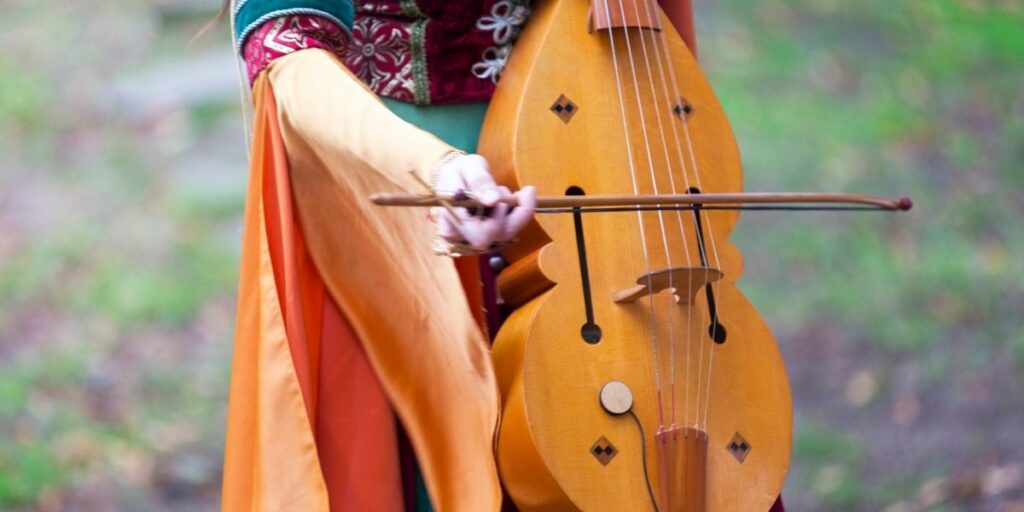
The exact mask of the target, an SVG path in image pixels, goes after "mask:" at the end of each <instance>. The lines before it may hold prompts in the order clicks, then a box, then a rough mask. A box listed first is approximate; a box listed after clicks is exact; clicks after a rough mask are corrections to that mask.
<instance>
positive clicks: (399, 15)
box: [223, 0, 692, 512]
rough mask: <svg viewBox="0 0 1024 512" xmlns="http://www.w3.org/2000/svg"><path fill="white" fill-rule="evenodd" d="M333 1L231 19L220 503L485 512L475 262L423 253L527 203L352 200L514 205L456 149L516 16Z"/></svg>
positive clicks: (445, 1)
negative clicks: (239, 90)
mask: <svg viewBox="0 0 1024 512" xmlns="http://www.w3.org/2000/svg"><path fill="white" fill-rule="evenodd" d="M350 1H351V0H237V2H236V3H235V4H234V5H233V6H231V11H230V12H231V14H232V21H233V28H234V32H235V36H236V43H237V49H238V50H239V53H240V56H241V57H242V58H243V60H244V63H245V69H246V76H247V79H248V81H249V83H250V84H251V85H252V90H253V100H254V101H253V104H254V106H255V109H254V113H255V120H254V121H255V123H254V131H253V134H252V148H251V150H252V151H251V153H252V162H251V174H250V185H249V193H248V199H247V207H246V222H245V235H244V247H243V264H242V273H241V286H240V291H239V312H238V327H237V335H236V345H235V357H234V363H233V368H232V384H231V403H230V406H229V414H228V439H227V447H226V456H225V473H224V498H223V508H224V509H225V510H232V511H233V510H243V509H244V510H251V509H255V508H259V509H268V510H293V509H294V510H304V511H305V510H358V511H364V510H365V511H378V510H381V511H386V510H402V509H409V510H411V509H421V510H422V509H429V508H430V507H431V502H432V504H433V506H434V507H436V508H437V509H439V510H444V511H449V510H453V511H461V510H466V511H474V512H476V511H486V510H498V509H499V508H500V507H501V490H500V486H499V483H498V478H497V471H496V469H495V466H494V461H493V456H492V444H491V443H492V439H493V436H494V433H495V431H496V427H497V420H498V411H499V409H498V407H499V397H498V394H497V388H496V384H495V380H494V375H493V371H492V369H491V366H490V359H489V351H488V349H487V344H486V337H485V335H484V333H483V330H482V328H481V326H482V313H483V308H482V302H481V296H480V287H479V285H480V278H479V274H478V267H477V261H476V258H460V259H456V260H454V264H453V261H452V260H451V259H448V258H439V257H437V256H435V255H433V254H431V252H430V251H429V250H428V249H427V248H428V247H433V248H434V249H435V251H436V252H439V253H443V254H449V255H458V254H471V253H476V252H483V251H486V250H487V249H488V248H490V247H491V246H492V244H494V243H498V244H500V243H502V242H505V241H508V240H510V239H512V238H513V237H514V236H515V234H516V232H517V231H518V230H519V229H520V228H522V227H523V226H524V225H525V224H526V223H527V222H528V221H529V220H530V218H531V216H532V214H533V206H534V204H535V201H534V200H535V198H534V192H533V190H532V188H529V187H525V188H524V189H523V190H521V191H519V192H517V193H516V195H517V196H518V197H519V204H520V205H522V206H520V207H518V208H516V209H515V210H514V211H511V212H509V211H507V209H506V208H505V207H504V205H497V206H496V207H495V208H493V211H491V212H490V216H488V217H480V216H472V215H469V214H467V213H466V212H464V211H461V212H458V215H459V216H460V217H461V218H460V219H455V218H454V217H453V216H452V214H451V213H449V212H447V211H444V210H441V211H437V212H432V215H431V218H433V219H436V221H435V222H436V224H435V225H431V223H430V222H431V221H430V220H428V219H427V218H426V217H425V216H424V215H423V214H422V212H417V211H415V210H412V209H387V210H385V209H380V208H377V207H374V206H372V205H370V204H369V203H368V202H367V201H366V198H367V197H368V196H369V195H370V194H371V193H374V192H388V191H398V190H405V191H411V192H422V191H423V186H424V185H423V183H427V184H430V186H433V187H435V188H436V189H438V190H445V191H455V190H459V189H462V190H466V191H469V192H471V193H474V194H476V195H477V196H479V197H480V198H481V200H482V201H483V202H485V203H487V204H489V205H494V204H495V202H496V200H497V198H498V197H499V195H500V194H508V193H509V191H508V190H505V189H502V188H500V187H497V186H496V185H495V183H494V180H493V179H492V178H491V177H490V174H489V172H488V167H487V162H486V161H484V160H483V159H482V158H480V157H479V156H476V155H472V154H467V153H472V152H473V151H474V149H475V147H476V139H477V135H478V131H479V127H480V124H481V122H482V119H483V115H484V112H485V110H486V102H487V100H488V99H489V98H490V96H491V94H492V93H493V91H494V87H495V84H496V83H497V79H498V77H499V76H500V73H501V70H502V67H503V65H504V62H505V60H506V59H507V57H508V54H509V52H510V50H511V47H512V44H513V43H514V40H515V38H516V35H517V34H518V32H519V30H520V29H521V27H522V26H523V24H524V23H525V22H526V19H527V14H528V5H527V0H381V1H376V0H356V4H355V5H354V6H353V5H352V4H351V3H350ZM665 7H666V8H668V9H669V14H670V17H672V18H673V19H674V20H675V21H677V23H676V24H677V26H680V27H682V28H683V30H682V31H681V32H683V33H684V34H685V35H686V36H687V40H688V41H690V42H691V47H692V26H691V25H690V17H689V12H690V10H689V3H688V2H687V1H685V0H682V1H675V2H671V3H670V4H668V5H665ZM428 105H429V106H428ZM414 125H415V126H414ZM417 126H418V128H417ZM409 171H414V172H413V173H410V172H409ZM413 174H415V176H414V175H413ZM492 309H493V308H492ZM396 417H397V419H398V421H396ZM403 431H404V435H403ZM406 436H407V438H408V441H409V444H411V448H412V450H408V449H403V448H402V445H403V443H402V442H401V441H402V439H404V438H405V437H406ZM412 452H414V453H415V460H416V461H418V466H419V467H420V468H421V469H422V472H423V476H424V478H423V479H418V478H417V477H416V472H415V469H414V468H415V467H416V466H417V464H415V462H412V463H410V461H411V460H413V457H411V453H412ZM403 454H404V455H405V457H403ZM403 458H404V459H405V463H404V464H403V463H400V460H401V459H403ZM417 481H418V482H420V483H421V484H422V482H423V481H425V484H426V485H425V490H426V491H427V492H424V489H423V486H422V485H421V487H420V492H418V493H417V492H415V486H414V485H413V484H415V483H416V482H417ZM427 494H429V499H428V498H427Z"/></svg>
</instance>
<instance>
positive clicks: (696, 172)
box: [660, 32, 722, 431]
mask: <svg viewBox="0 0 1024 512" xmlns="http://www.w3.org/2000/svg"><path fill="white" fill-rule="evenodd" d="M660 39H661V46H662V48H663V50H664V52H665V54H666V55H668V56H669V58H668V66H669V77H671V79H672V88H673V89H674V91H675V93H676V95H677V96H679V97H680V98H682V97H683V96H682V89H681V88H680V87H679V83H678V80H676V70H675V61H674V60H673V59H672V58H671V50H670V48H669V45H668V38H667V37H666V36H665V34H664V32H662V34H661V36H660ZM682 124H683V135H684V138H685V140H686V148H687V153H688V154H689V156H690V165H691V169H692V170H693V176H694V181H695V182H696V183H697V188H698V189H699V190H700V191H701V192H705V190H704V187H703V186H702V184H701V178H700V176H701V172H700V169H699V166H698V165H697V157H696V154H695V152H694V147H693V139H692V137H691V136H690V126H689V123H688V122H687V121H686V119H685V116H683V123H682ZM683 175H684V176H686V173H685V172H684V174H683ZM687 181H688V178H687ZM689 188H690V186H689V183H687V189H689ZM706 231H707V236H708V240H709V241H710V242H711V252H712V254H713V257H714V262H715V267H716V268H718V269H721V268H722V265H721V258H720V256H719V253H718V245H717V243H716V241H715V232H714V231H715V230H714V227H713V225H712V220H711V217H710V216H707V230H706ZM699 249H701V250H702V251H703V250H706V249H705V248H704V247H703V246H700V247H699ZM719 283H720V282H719ZM719 283H713V284H711V285H709V286H711V289H712V290H713V292H714V295H715V296H717V297H719V298H721V293H720V291H721V285H720V284H719ZM708 306H709V307H710V304H709V305H708ZM720 311H721V308H718V309H717V311H716V313H717V312H720ZM717 316H719V315H717V314H716V318H712V319H711V320H712V321H713V322H714V325H715V326H717V325H718V318H717ZM703 322H704V315H703V314H702V319H701V325H703ZM703 337H704V336H703V335H702V336H701V338H703ZM704 345H705V344H704V343H701V344H700V346H701V349H700V352H701V354H702V356H701V361H700V364H701V366H700V368H701V369H702V368H703V352H704ZM715 345H717V343H715V342H714V341H712V343H711V350H710V355H709V356H708V371H707V383H706V385H705V386H704V394H705V395H706V396H705V397H704V404H703V405H704V413H703V419H702V421H700V422H699V423H698V425H697V427H698V428H701V429H703V430H705V431H706V430H707V420H708V411H709V410H710V403H711V374H712V372H713V370H714V364H715ZM701 371H702V370H698V379H700V373H701ZM697 414H698V418H700V404H699V402H698V409H697Z"/></svg>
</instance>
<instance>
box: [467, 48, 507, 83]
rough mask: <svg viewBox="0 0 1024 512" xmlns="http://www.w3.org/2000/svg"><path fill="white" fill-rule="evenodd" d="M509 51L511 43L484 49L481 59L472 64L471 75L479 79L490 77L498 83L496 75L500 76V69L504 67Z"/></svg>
mask: <svg viewBox="0 0 1024 512" xmlns="http://www.w3.org/2000/svg"><path fill="white" fill-rule="evenodd" d="M511 52H512V46H511V45H505V46H492V47H490V48H488V49H486V50H484V58H483V60H482V61H480V62H477V63H476V64H473V68H472V71H473V76H475V77H477V78H479V79H481V80H487V79H490V80H491V81H492V82H494V83H498V77H499V76H501V71H502V70H503V69H505V63H506V62H508V54H509V53H511Z"/></svg>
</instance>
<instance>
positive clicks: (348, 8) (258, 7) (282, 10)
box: [234, 0, 355, 48]
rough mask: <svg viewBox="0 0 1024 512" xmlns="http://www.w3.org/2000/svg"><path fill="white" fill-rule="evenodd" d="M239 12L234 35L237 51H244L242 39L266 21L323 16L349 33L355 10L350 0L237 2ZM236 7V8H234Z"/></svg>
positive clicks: (260, 0)
mask: <svg viewBox="0 0 1024 512" xmlns="http://www.w3.org/2000/svg"><path fill="white" fill-rule="evenodd" d="M239 1H240V4H241V8H238V13H237V14H235V27H234V29H235V35H236V36H238V44H239V48H244V47H245V38H246V37H248V36H249V34H250V33H251V32H252V31H253V30H256V29H257V28H259V25H260V24H261V23H263V22H264V21H267V20H268V19H271V18H273V17H276V16H281V15H287V14H312V15H319V16H323V17H325V18H328V19H333V21H336V22H339V23H341V24H342V25H344V28H345V30H351V29H352V20H353V18H354V17H355V8H354V7H352V0H239ZM236 5H237V4H236Z"/></svg>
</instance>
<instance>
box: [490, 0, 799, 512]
mask: <svg viewBox="0 0 1024 512" xmlns="http://www.w3.org/2000/svg"><path fill="white" fill-rule="evenodd" d="M616 5H617V4H616ZM589 8H590V6H589V4H588V2H587V1H585V0H536V1H535V2H534V12H533V14H532V15H531V18H530V21H529V23H528V24H527V27H526V29H525V31H524V33H523V34H522V36H521V37H520V39H519V41H518V43H517V45H516V49H515V51H514V52H513V54H512V56H511V58H510V61H509V63H508V66H507V68H506V70H505V72H504V74H503V77H502V81H501V84H500V86H499V87H498V91H497V93H496V94H495V96H494V98H493V100H492V103H491V107H490V110H489V112H488V114H487V118H486V120H485V123H484V128H483V133H482V136H481V143H480V153H481V154H483V155H484V156H485V157H487V159H488V160H489V161H490V162H491V164H492V166H493V167H494V172H495V175H496V176H497V177H498V179H499V181H500V182H502V183H503V184H505V185H507V186H509V187H510V188H513V189H517V188H519V186H520V185H525V184H529V185H534V186H536V187H537V188H538V193H539V194H540V195H564V194H566V193H567V191H568V190H570V189H571V188H572V187H577V188H578V189H582V191H583V192H585V193H586V194H588V195H598V194H637V193H639V194H653V193H660V194H671V193H680V194H681V193H686V191H687V190H688V189H689V188H699V189H700V190H701V191H702V192H706V193H725V192H739V191H741V189H742V170H741V166H740V158H739V153H738V150H737V147H736V143H735V140H734V137H733V134H732V131H731V129H730V127H729V123H728V121H727V119H726V118H725V115H724V113H723V112H722V110H721V107H720V105H719V104H718V101H717V99H716V98H715V96H714V93H713V92H712V90H711V88H710V86H709V85H708V83H707V82H706V80H705V79H704V77H703V75H702V73H701V71H700V69H699V67H698V65H697V63H696V61H695V59H694V58H693V56H692V55H691V54H690V52H689V51H688V50H687V48H686V46H685V45H684V43H683V41H682V39H681V38H680V37H679V36H678V34H677V33H676V32H675V30H674V29H673V28H672V25H671V23H669V22H668V21H667V20H665V19H663V20H662V23H661V26H662V27H663V30H664V37H665V41H667V47H668V49H669V50H670V51H669V53H670V55H671V57H669V56H668V55H666V54H665V46H662V43H661V39H660V38H661V35H662V34H661V33H660V32H652V31H649V30H638V29H626V30H623V29H615V30H613V31H612V36H613V37H614V44H615V49H614V56H615V62H613V49H612V41H610V40H609V34H608V32H607V31H594V32H592V33H591V32H588V30H587V26H588V19H589ZM655 8H656V9H658V12H657V15H658V16H662V14H661V11H660V9H659V8H657V7H655ZM627 38H628V40H629V43H630V46H631V48H632V52H631V53H632V55H630V52H628V50H627V47H626V42H627ZM642 50H643V51H642ZM656 50H657V53H656ZM644 52H646V58H645V54H644ZM659 56H660V61H659V60H657V59H658V58H659ZM630 57H632V59H630ZM669 58H671V63H669V62H668V60H667V59H669ZM616 64H617V65H618V68H619V71H618V75H619V79H618V80H616V70H615V65H616ZM668 74H672V75H674V85H673V82H672V79H671V78H667V77H668ZM619 88H621V91H622V94H621V96H620V94H619ZM676 91H678V92H676ZM678 96H681V97H678ZM620 97H621V98H623V99H622V100H621V101H620ZM566 100H568V103H567V102H566ZM570 103H571V104H572V105H573V108H572V109H571V111H570V112H566V110H565V106H567V105H569V104H570ZM557 104H561V105H562V107H563V108H562V110H561V111H560V112H559V111H558V110H557V108H556V107H557ZM623 105H624V106H625V107H626V109H625V114H623V112H624V110H623V108H622V106H623ZM684 106H687V110H689V111H690V112H686V111H683V109H682V108H675V107H684ZM641 112H642V113H643V118H641ZM569 114H571V115H569ZM623 117H625V124H626V125H627V127H628V132H627V131H624V130H623V126H622V125H623ZM671 123H675V126H674V127H675V132H673V128H672V125H671ZM644 132H646V136H644ZM627 133H628V135H627ZM630 160H632V162H633V165H631V164H630ZM694 164H696V165H694ZM556 169H557V170H560V171H561V172H557V173H556V172H553V171H552V170H556ZM631 169H632V170H633V172H631ZM652 169H653V170H654V174H653V175H652V172H651V170H652ZM634 179H635V182H636V186H635V188H634ZM738 215H739V214H738V212H735V211H707V212H703V213H700V218H701V220H702V224H703V236H704V238H705V241H706V244H705V247H706V255H707V259H708V262H707V266H708V267H713V268H715V269H719V270H721V272H722V274H724V277H722V278H721V280H720V281H717V282H716V283H714V284H713V285H711V286H712V288H711V289H712V291H713V295H714V299H715V302H716V304H717V311H718V317H719V321H720V322H721V324H722V325H723V326H724V327H725V328H726V330H727V333H728V336H727V339H726V341H725V343H724V344H721V345H716V344H714V343H713V342H712V340H711V338H710V336H709V332H708V325H709V319H710V311H709V301H708V299H707V298H706V296H705V293H704V290H703V289H702V290H701V291H698V292H697V293H696V294H695V296H694V297H690V298H681V299H674V298H673V296H672V290H668V291H661V292H660V293H657V294H654V295H650V296H647V297H643V298H640V299H639V300H636V301H634V302H628V303H617V302H615V301H614V300H613V294H615V293H616V292H620V291H621V290H623V289H627V288H630V287H631V286H636V285H637V283H642V282H643V281H642V280H638V276H643V275H645V274H647V273H650V272H654V271H657V270H660V269H670V268H678V267H699V266H700V265H701V264H700V251H699V245H698V241H697V238H698V236H699V235H698V234H697V227H698V226H697V222H696V221H695V216H694V215H693V214H692V213H689V212H661V213H659V212H644V213H642V214H637V213H596V214H587V215H583V216H580V218H581V219H582V232H581V234H582V235H583V238H584V240H585V245H584V246H585V248H586V261H585V264H586V266H587V268H588V271H589V279H588V282H586V283H584V280H583V279H582V278H581V261H580V257H579V252H578V249H579V247H578V245H577V233H576V224H575V223H574V218H573V216H572V215H550V216H539V217H537V218H536V222H535V224H533V225H531V226H530V227H529V228H527V230H525V231H524V233H522V234H521V236H520V243H518V244H516V245H515V246H512V247H510V248H509V249H508V250H507V251H506V254H505V256H506V259H508V260H509V261H510V266H509V267H508V268H507V269H506V270H505V271H504V272H503V273H502V274H501V276H500V279H499V286H500V290H501V293H502V296H503V297H504V298H505V300H506V301H507V302H509V303H511V304H512V305H514V306H516V307H517V309H516V310H515V312H514V313H513V314H512V315H511V317H510V318H509V319H508V320H507V322H506V324H505V325H504V327H503V328H502V330H501V331H500V332H499V333H498V337H497V341H496V344H495V346H494V358H495V364H496V367H497V372H498V377H499V383H500V386H501V392H502V397H503V400H504V414H503V420H502V425H501V430H500V433H499V437H498V442H497V457H498V463H499V470H500V473H501V476H502V480H503V483H504V484H505V486H506V488H507V490H508V492H509V494H510V496H511V497H512V499H513V500H514V501H515V503H516V505H517V506H518V507H519V508H520V509H521V510H524V511H532V510H575V509H579V510H584V511H588V512H589V511H604V510H609V511H611V510H615V511H621V510H652V509H653V508H654V507H653V506H652V496H651V494H653V495H654V496H656V497H657V498H656V499H657V501H658V503H659V510H661V511H662V512H665V511H667V510H709V511H763V510H768V509H769V508H770V506H771V505H772V502H773V501H774V500H775V498H776V497H777V496H778V494H779V491H780V490H781V488H782V483H783V480H784V477H785V474H786V470H787V467H788V463H789V454H790V448H791V437H792V405H791V402H790V392H789V384H788V380H787V377H786V372H785V368H784V365H783V361H782V358H781V355H780V353H779V350H778V347H777V346H776V344H775V342H774V340H773V339H772V336H771V334H770V332H769V331H768V329H767V327H766V326H765V324H764V322H763V321H762V320H761V318H760V317H759V316H758V313H757V312H756V311H755V310H754V308H753V307H752V306H751V305H750V303H749V302H748V301H747V299H746V298H745V297H744V296H743V295H742V294H741V293H740V292H739V290H738V289H737V288H736V286H735V283H736V280H737V279H738V278H739V276H740V274H741V272H742V269H743V262H742V257H741V255H740V253H739V251H738V250H737V249H736V248H735V247H734V246H733V245H731V244H730V243H729V242H728V241H727V238H728V236H729V233H730V231H731V230H732V229H733V226H734V225H735V223H736V220H737V218H738ZM639 217H642V221H641V220H639ZM641 224H642V225H641ZM645 246H646V248H647V250H646V251H645V250H644V247H645ZM645 252H646V254H645ZM680 275H682V274H680ZM678 284H679V283H677V285H678ZM585 287H589V292H590V297H591V303H592V316H593V319H594V323H596V324H597V325H599V326H600V330H601V336H600V341H599V342H597V343H589V342H587V341H584V339H583V337H582V336H581V326H582V325H583V324H584V322H586V321H587V316H586V304H585V302H586V300H585V298H584V297H585V294H584V288H585ZM674 288H679V289H685V288H687V287H686V286H675V287H674ZM691 299H692V300H691ZM673 347H675V355H674V358H670V355H671V354H672V350H673ZM701 349H703V352H702V353H701V355H700V360H701V362H700V364H698V363H697V360H698V352H700V351H701ZM712 353H713V356H711V355H710V354H712ZM709 359H710V361H709ZM673 370H674V371H673ZM673 374H674V375H675V378H674V379H673V378H672V375H673ZM611 381H620V382H623V383H625V384H626V385H627V386H628V388H629V389H630V390H631V391H632V394H633V405H632V411H633V412H634V413H635V415H636V418H637V419H638V420H639V423H640V424H641V425H642V426H643V434H642V435H641V432H640V429H639V428H638V425H637V423H636V422H635V421H634V420H633V419H632V418H631V417H630V415H629V414H621V415H613V414H609V413H608V412H606V411H605V409H603V408H602V406H601V403H600V402H599V400H598V395H599V393H600V392H601V389H602V387H603V386H604V385H605V384H607V383H608V382H611ZM659 381H660V385H659ZM673 426H674V430H673ZM659 427H660V430H662V431H664V433H663V434H661V435H659V434H658V432H659ZM691 427H695V429H696V430H690V431H699V432H702V433H703V434H706V436H707V437H706V440H705V439H700V440H699V442H695V440H694V439H692V438H689V437H687V438H686V439H682V438H680V439H678V440H675V441H668V442H666V438H669V437H672V436H676V435H678V436H681V437H685V436H687V435H688V434H686V432H688V430H686V429H687V428H691ZM642 437H643V439H642ZM602 440H603V441H602ZM737 440H738V441H737ZM734 441H736V442H734ZM609 446H610V447H611V450H610V451H609V450H607V448H608V447H609ZM645 452H646V453H645ZM645 461H646V470H645ZM645 474H646V475H647V476H646V477H645ZM648 482H649V484H650V487H651V489H650V492H649V490H648ZM692 496H698V497H697V498H694V499H691V497H692Z"/></svg>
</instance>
